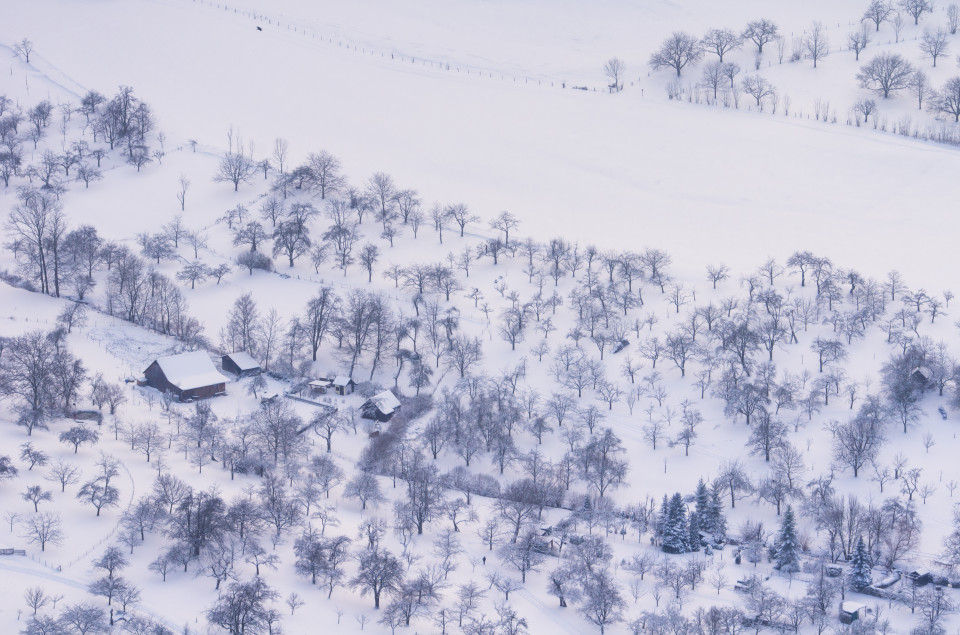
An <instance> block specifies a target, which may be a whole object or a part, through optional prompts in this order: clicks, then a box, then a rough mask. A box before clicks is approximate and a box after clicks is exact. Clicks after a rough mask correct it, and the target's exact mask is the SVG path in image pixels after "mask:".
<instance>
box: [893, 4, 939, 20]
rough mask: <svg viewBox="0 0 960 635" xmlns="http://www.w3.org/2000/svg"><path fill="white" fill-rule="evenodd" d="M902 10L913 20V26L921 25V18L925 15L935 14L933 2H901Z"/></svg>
mask: <svg viewBox="0 0 960 635" xmlns="http://www.w3.org/2000/svg"><path fill="white" fill-rule="evenodd" d="M899 4H900V8H901V9H903V10H904V11H905V12H906V13H907V15H909V16H910V17H912V18H913V24H914V25H917V24H920V16H922V15H923V14H924V13H933V2H931V1H930V0H900V3H899Z"/></svg>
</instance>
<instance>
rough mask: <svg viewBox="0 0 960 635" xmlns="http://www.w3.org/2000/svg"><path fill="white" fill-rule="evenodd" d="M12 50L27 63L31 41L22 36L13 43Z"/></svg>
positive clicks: (30, 50)
mask: <svg viewBox="0 0 960 635" xmlns="http://www.w3.org/2000/svg"><path fill="white" fill-rule="evenodd" d="M13 51H14V53H16V54H17V55H21V56H23V61H24V62H26V63H27V64H29V63H30V54H31V53H33V42H31V41H30V40H28V39H27V38H23V39H22V40H20V41H19V42H17V43H16V44H14V45H13Z"/></svg>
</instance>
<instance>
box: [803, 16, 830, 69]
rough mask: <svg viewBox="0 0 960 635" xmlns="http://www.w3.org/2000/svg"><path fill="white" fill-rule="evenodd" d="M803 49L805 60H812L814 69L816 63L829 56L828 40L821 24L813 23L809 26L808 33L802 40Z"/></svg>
mask: <svg viewBox="0 0 960 635" xmlns="http://www.w3.org/2000/svg"><path fill="white" fill-rule="evenodd" d="M803 49H804V50H805V51H806V53H807V59H809V60H813V67H814V68H816V67H817V62H818V61H820V60H822V59H823V58H825V57H826V56H827V55H829V54H830V40H829V39H828V38H827V32H826V29H825V28H824V26H823V23H822V22H814V23H813V24H812V25H811V26H810V31H809V32H808V33H807V34H806V35H805V36H804V38H803Z"/></svg>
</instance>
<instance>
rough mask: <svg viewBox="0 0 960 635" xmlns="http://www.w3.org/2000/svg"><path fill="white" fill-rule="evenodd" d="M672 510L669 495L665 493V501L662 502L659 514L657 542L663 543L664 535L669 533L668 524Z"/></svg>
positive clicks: (656, 532)
mask: <svg viewBox="0 0 960 635" xmlns="http://www.w3.org/2000/svg"><path fill="white" fill-rule="evenodd" d="M669 510H670V504H669V502H668V501H667V495H666V494H664V495H663V502H661V503H660V511H659V513H658V514H657V527H656V531H655V534H656V539H657V544H659V545H662V544H663V537H664V536H665V535H666V533H667V526H668V525H669V517H668V513H669Z"/></svg>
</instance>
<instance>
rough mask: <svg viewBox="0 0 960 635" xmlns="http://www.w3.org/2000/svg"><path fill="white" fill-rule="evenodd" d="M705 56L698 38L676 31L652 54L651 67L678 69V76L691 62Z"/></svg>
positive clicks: (655, 68)
mask: <svg viewBox="0 0 960 635" xmlns="http://www.w3.org/2000/svg"><path fill="white" fill-rule="evenodd" d="M702 57H703V49H702V48H701V47H700V42H699V40H697V38H695V37H693V36H692V35H690V34H688V33H684V32H682V31H675V32H674V33H673V35H671V36H670V37H668V38H667V39H666V40H664V41H663V43H662V44H661V45H660V48H659V50H657V52H655V53H654V54H653V55H651V56H650V62H649V64H650V67H651V68H653V70H655V71H658V70H660V69H661V68H672V69H674V70H675V71H677V77H680V71H682V70H683V69H684V67H685V66H687V65H688V64H691V63H694V64H695V63H696V62H698V61H700V59H701V58H702Z"/></svg>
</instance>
